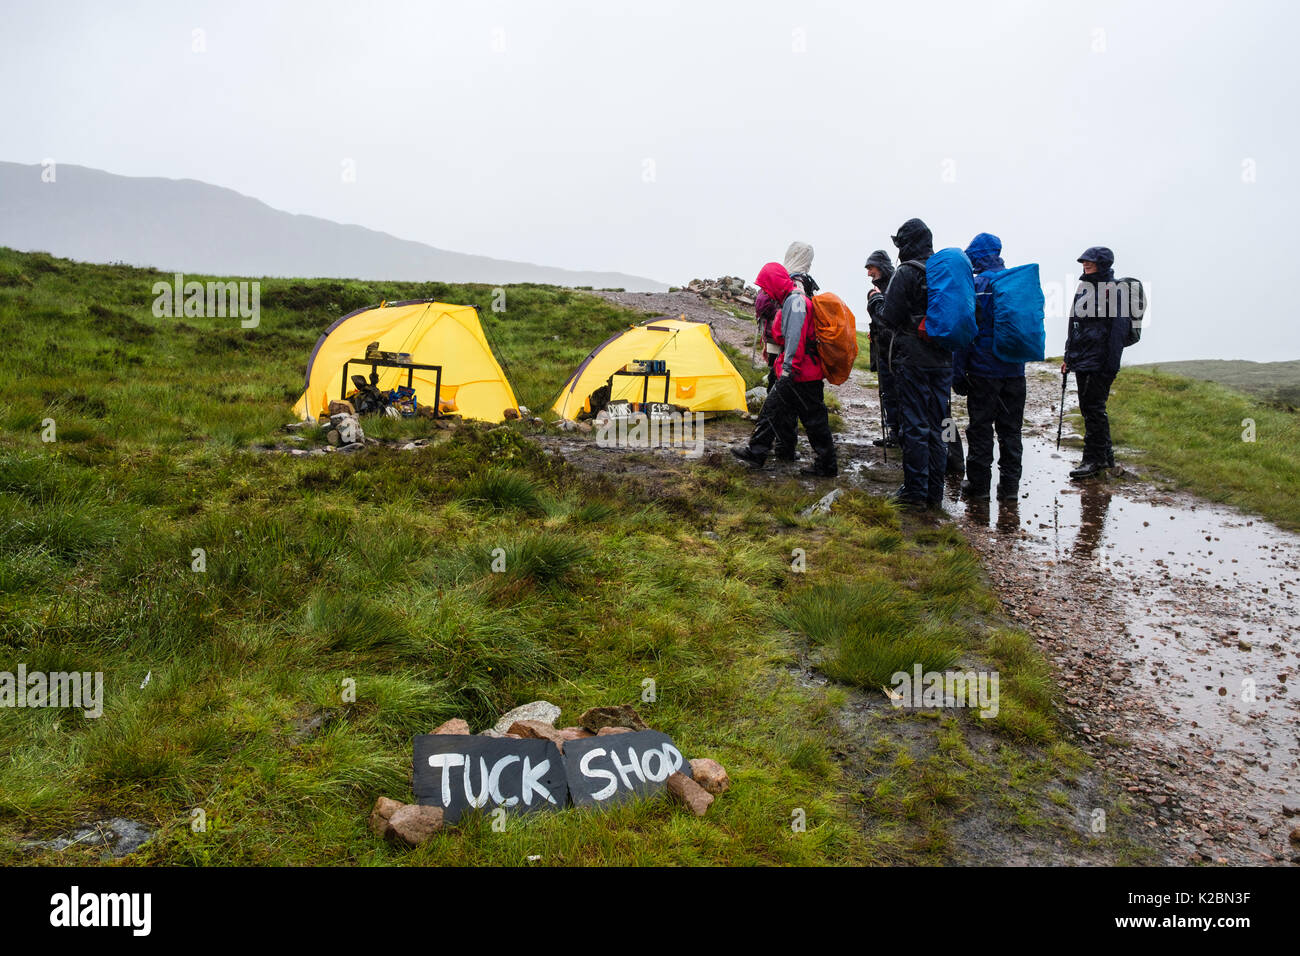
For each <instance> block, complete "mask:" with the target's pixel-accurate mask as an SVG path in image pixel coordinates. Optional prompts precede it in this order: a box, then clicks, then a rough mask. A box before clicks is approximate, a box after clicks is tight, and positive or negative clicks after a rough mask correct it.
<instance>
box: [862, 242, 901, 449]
mask: <svg viewBox="0 0 1300 956" xmlns="http://www.w3.org/2000/svg"><path fill="white" fill-rule="evenodd" d="M866 268H867V275H869V276H870V277H871V291H870V292H868V293H867V314H868V315H869V316H871V324H870V326H869V329H870V336H869V338H870V347H871V371H873V372H875V373H876V382H877V386H878V389H879V391H880V410H881V415H882V416H883V418H884V434H883V435H881V436H880V437H879V438H877V439H875V440H874V441H873V442H872V444H873V445H875V446H876V447H878V448H879V447H882V446H883V447H886V448H897V447H898V429H899V410H898V383H897V381H896V380H895V376H894V370H893V369H892V368H891V367H890V359H889V346H890V343H891V342H893V340H894V336H893V333H892V332H890V331H889V330H888V329H887V328H885V325H884V322H882V321H881V316H882V315H883V314H884V309H885V290H886V289H887V288H889V280H890V279H892V278H893V277H894V263H893V262H892V261H890V258H889V253H888V252H886V251H885V250H884V249H877V250H876V251H875V252H873V253H872V254H871V255H870V256H868V257H867V266H866Z"/></svg>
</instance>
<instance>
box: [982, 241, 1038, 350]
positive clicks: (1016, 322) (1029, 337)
mask: <svg viewBox="0 0 1300 956" xmlns="http://www.w3.org/2000/svg"><path fill="white" fill-rule="evenodd" d="M989 289H990V290H991V291H992V293H993V354H994V356H996V357H997V358H999V359H1001V360H1002V361H1004V362H1041V361H1042V360H1043V359H1044V358H1046V356H1047V352H1046V349H1047V330H1046V329H1045V328H1044V326H1043V285H1042V283H1041V282H1039V281H1038V266H1037V264H1035V263H1030V264H1029V265H1025V266H1016V267H1015V268H1013V269H1004V270H1003V271H1002V272H997V273H994V274H993V275H991V276H989Z"/></svg>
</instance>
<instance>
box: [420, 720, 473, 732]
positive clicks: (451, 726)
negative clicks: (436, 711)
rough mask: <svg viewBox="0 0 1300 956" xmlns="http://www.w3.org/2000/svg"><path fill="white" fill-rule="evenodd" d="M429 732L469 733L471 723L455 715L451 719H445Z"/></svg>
mask: <svg viewBox="0 0 1300 956" xmlns="http://www.w3.org/2000/svg"><path fill="white" fill-rule="evenodd" d="M429 732H430V733H433V734H468V733H469V723H468V722H466V721H464V720H462V719H461V718H459V717H453V718H452V719H451V720H447V721H444V722H443V723H441V724H439V725H438V726H437V727H435V728H433V730H431V731H429Z"/></svg>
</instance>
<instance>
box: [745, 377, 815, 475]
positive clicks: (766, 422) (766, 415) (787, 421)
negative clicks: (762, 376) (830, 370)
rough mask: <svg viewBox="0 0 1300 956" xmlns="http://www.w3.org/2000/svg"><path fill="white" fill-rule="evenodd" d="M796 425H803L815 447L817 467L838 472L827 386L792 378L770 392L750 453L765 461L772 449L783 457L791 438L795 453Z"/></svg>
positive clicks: (785, 379)
mask: <svg viewBox="0 0 1300 956" xmlns="http://www.w3.org/2000/svg"><path fill="white" fill-rule="evenodd" d="M797 422H803V428H804V431H806V432H807V433H808V444H809V445H811V446H812V450H813V458H814V467H816V468H817V469H818V470H820V471H835V470H836V468H837V465H836V461H835V438H834V436H833V435H832V434H831V422H830V412H829V411H827V409H826V393H825V383H824V382H823V381H822V380H821V379H818V380H817V381H815V382H796V381H795V380H794V379H792V378H791V377H790V376H788V375H787V376H786V377H785V378H779V379H777V380H776V384H775V385H773V386H772V390H771V391H769V392H768V393H767V401H766V402H764V403H763V410H762V411H761V412H759V413H758V424H756V425H755V426H754V434H753V436H752V437H751V438H750V439H749V450H750V451H752V452H753V453H754V454H756V455H760V456H762V457H764V458H766V457H767V456H768V455H769V454H771V452H772V450H773V447H775V448H776V450H777V454H781V452H782V450H783V448H784V447H785V446H784V445H783V442H784V441H785V440H786V438H787V437H788V439H789V442H790V445H789V449H790V451H792V452H793V451H794V441H795V429H796V427H797Z"/></svg>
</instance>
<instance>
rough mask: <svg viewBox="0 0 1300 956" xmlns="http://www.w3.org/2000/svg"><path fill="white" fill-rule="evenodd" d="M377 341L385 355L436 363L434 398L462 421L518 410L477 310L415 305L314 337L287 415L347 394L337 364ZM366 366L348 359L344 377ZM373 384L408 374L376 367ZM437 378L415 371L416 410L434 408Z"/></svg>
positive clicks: (363, 312)
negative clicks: (303, 387)
mask: <svg viewBox="0 0 1300 956" xmlns="http://www.w3.org/2000/svg"><path fill="white" fill-rule="evenodd" d="M375 341H377V342H379V348H380V350H381V351H385V352H406V353H409V354H410V359H409V361H411V362H412V363H415V364H417V365H441V366H442V382H441V390H440V392H439V396H440V400H441V401H443V402H451V403H452V404H453V405H454V406H455V412H456V414H459V415H460V416H461V417H462V418H478V419H482V420H483V421H488V422H500V421H504V420H505V412H506V409H518V405H519V403H518V402H517V401H515V393H514V392H513V391H512V390H511V388H510V383H509V382H507V381H506V376H505V373H504V372H502V371H501V366H500V365H498V364H497V360H496V358H495V357H494V356H493V355H492V349H491V348H490V347H489V346H488V343H487V338H486V337H484V335H483V327H482V326H481V325H480V324H479V321H478V311H477V310H476V309H475V308H474V307H473V306H471V305H447V304H446V303H445V302H434V301H432V300H420V301H413V302H389V303H383V304H381V305H377V306H371V307H369V308H365V309H358V310H357V311H356V312H352V313H349V314H348V315H345V316H343V318H341V319H339V320H338V321H337V322H335V323H334V324H333V325H331V326H330V327H329V328H328V329H326V330H325V334H324V335H322V336H321V337H320V340H319V341H317V343H316V348H314V349H313V350H312V353H311V358H309V359H308V360H307V386H306V391H304V392H303V393H302V397H301V398H299V399H298V401H297V403H296V404H295V405H294V407H293V410H294V411H295V412H297V413H298V415H299V417H300V418H319V417H321V416H322V415H324V414H325V412H326V410H327V409H328V407H329V403H330V399H333V398H341V397H343V394H344V393H345V392H348V391H351V390H352V389H353V385H352V383H351V382H350V381H349V382H347V384H346V385H345V384H344V382H343V363H344V362H346V361H348V360H349V359H364V358H365V354H366V346H367V345H369V344H370V343H371V342H375ZM370 370H371V367H370V365H369V364H367V363H365V362H353V363H352V364H350V365H349V366H348V369H347V374H348V378H349V379H350V378H351V377H352V376H353V375H364V376H366V378H367V380H368V379H369V376H370ZM375 371H377V372H378V373H379V383H378V387H379V388H380V389H381V390H388V389H392V388H395V387H397V386H398V385H405V384H406V377H407V374H408V373H407V371H406V370H405V369H398V368H383V367H382V366H381V367H379V368H377V369H375ZM436 379H437V373H436V372H433V371H424V370H420V369H416V370H415V372H414V380H413V382H412V385H413V386H414V388H415V397H416V400H417V401H418V402H419V403H420V404H421V405H429V406H432V405H433V398H434V394H433V393H434V385H435V381H436Z"/></svg>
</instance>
